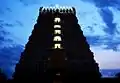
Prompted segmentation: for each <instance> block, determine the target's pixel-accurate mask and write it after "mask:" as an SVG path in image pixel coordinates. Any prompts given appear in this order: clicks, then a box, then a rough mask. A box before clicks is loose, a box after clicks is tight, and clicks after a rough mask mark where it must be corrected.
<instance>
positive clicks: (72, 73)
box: [14, 6, 101, 83]
mask: <svg viewBox="0 0 120 83" xmlns="http://www.w3.org/2000/svg"><path fill="white" fill-rule="evenodd" d="M100 76H101V74H100V72H99V67H98V64H97V63H96V62H95V60H94V56H93V52H91V51H90V47H89V45H88V43H87V41H86V38H85V37H84V35H83V32H82V30H81V27H80V26H79V24H78V20H77V17H76V11H75V8H74V7H58V6H56V7H49V8H48V7H40V12H39V17H38V19H37V23H36V24H35V26H34V30H33V31H32V34H31V36H30V37H29V41H28V43H27V44H26V46H25V50H24V52H22V55H21V59H20V61H19V63H18V64H17V65H16V69H15V73H14V79H17V80H38V81H43V83H45V82H47V83H53V81H56V80H59V81H62V82H65V81H74V82H75V80H73V79H76V81H78V80H81V79H84V78H85V79H95V78H100Z"/></svg>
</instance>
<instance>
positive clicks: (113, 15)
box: [0, 0, 120, 76]
mask: <svg viewBox="0 0 120 83" xmlns="http://www.w3.org/2000/svg"><path fill="white" fill-rule="evenodd" d="M55 4H59V5H62V6H64V5H65V6H74V7H75V8H76V10H77V17H78V20H79V24H80V25H81V28H82V30H83V32H84V35H85V36H86V38H87V41H88V43H89V44H90V46H91V50H92V51H93V52H94V55H95V59H96V61H97V62H98V63H99V64H100V65H99V66H100V68H101V69H120V60H119V58H120V17H119V15H120V1H119V0H1V1H0V68H1V69H2V70H3V71H4V72H5V73H6V74H7V75H8V76H10V75H11V74H12V73H13V71H14V67H15V64H16V63H17V62H18V60H19V58H20V53H21V52H22V51H23V49H24V45H25V44H26V43H27V41H28V37H29V36H30V34H31V32H32V29H33V26H34V24H35V23H36V19H37V16H38V13H39V7H40V6H54V5H55Z"/></svg>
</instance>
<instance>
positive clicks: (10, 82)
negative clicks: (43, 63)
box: [0, 78, 120, 83]
mask: <svg viewBox="0 0 120 83" xmlns="http://www.w3.org/2000/svg"><path fill="white" fill-rule="evenodd" d="M19 82H20V81H19ZM23 82H26V83H28V81H26V80H24V81H23V80H21V82H20V83H23ZM86 82H87V83H88V82H96V83H97V82H107V83H108V82H112V83H120V78H101V79H99V80H98V79H94V80H90V79H81V80H80V79H79V80H77V81H76V80H74V79H72V80H70V81H66V82H61V81H57V80H56V81H51V82H48V81H40V82H39V81H33V83H86ZM0 83H18V81H17V82H16V81H15V80H11V79H8V80H4V79H0Z"/></svg>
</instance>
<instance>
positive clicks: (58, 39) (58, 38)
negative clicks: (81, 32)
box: [53, 36, 62, 41]
mask: <svg viewBox="0 0 120 83" xmlns="http://www.w3.org/2000/svg"><path fill="white" fill-rule="evenodd" d="M53 41H62V39H61V37H60V36H55V37H54V39H53Z"/></svg>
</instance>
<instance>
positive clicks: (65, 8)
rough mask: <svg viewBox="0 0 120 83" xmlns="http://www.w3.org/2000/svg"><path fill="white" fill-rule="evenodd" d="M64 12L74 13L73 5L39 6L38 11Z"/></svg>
mask: <svg viewBox="0 0 120 83" xmlns="http://www.w3.org/2000/svg"><path fill="white" fill-rule="evenodd" d="M48 12H50V13H56V12H57V13H64V14H68V13H71V14H76V10H75V8H74V7H70V6H59V5H56V6H53V7H40V13H48Z"/></svg>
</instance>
